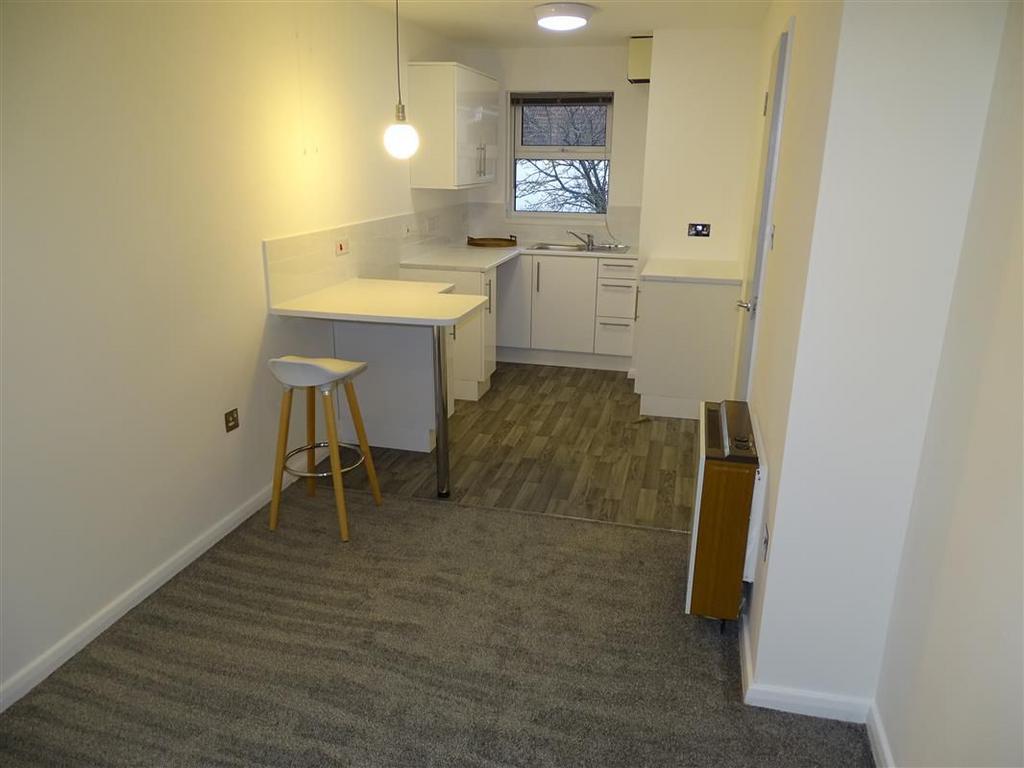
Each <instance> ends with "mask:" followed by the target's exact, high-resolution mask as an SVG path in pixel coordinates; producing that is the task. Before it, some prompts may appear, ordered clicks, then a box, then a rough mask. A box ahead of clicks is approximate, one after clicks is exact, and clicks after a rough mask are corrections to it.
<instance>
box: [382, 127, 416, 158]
mask: <svg viewBox="0 0 1024 768" xmlns="http://www.w3.org/2000/svg"><path fill="white" fill-rule="evenodd" d="M419 148H420V135H419V134H418V133H416V129H415V128H413V127H412V126H411V125H409V124H408V123H392V124H391V125H389V126H388V129H387V130H386V131H384V149H386V150H387V151H388V154H389V155H391V156H392V157H397V158H398V159H399V160H405V159H407V158H410V157H412V156H413V155H415V154H416V150H417V149H419Z"/></svg>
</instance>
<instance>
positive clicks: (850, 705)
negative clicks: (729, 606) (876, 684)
mask: <svg viewBox="0 0 1024 768" xmlns="http://www.w3.org/2000/svg"><path fill="white" fill-rule="evenodd" d="M751 651H752V649H751V647H750V632H749V630H748V629H747V620H746V615H745V614H744V616H743V619H742V622H741V624H740V667H741V671H742V679H743V703H744V704H748V705H750V706H752V707H764V708H766V709H778V710H780V711H782V712H793V713H794V714H797V715H811V716H812V717H825V718H828V719H829V720H843V721H845V722H849V723H863V722H865V720H867V717H868V711H869V710H870V709H871V708H873V706H874V702H873V701H872V700H871V699H866V698H860V697H857V696H841V695H836V694H831V693H824V692H822V691H809V690H804V689H802V688H788V687H785V686H781V685H766V684H764V683H756V682H754V681H753V675H754V665H753V657H752V655H751Z"/></svg>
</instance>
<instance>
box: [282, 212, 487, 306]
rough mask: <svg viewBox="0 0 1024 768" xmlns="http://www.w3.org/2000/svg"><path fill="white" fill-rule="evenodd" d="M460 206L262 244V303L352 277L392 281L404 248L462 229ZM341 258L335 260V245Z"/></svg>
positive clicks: (452, 236) (464, 224)
mask: <svg viewBox="0 0 1024 768" xmlns="http://www.w3.org/2000/svg"><path fill="white" fill-rule="evenodd" d="M468 215H469V212H468V209H467V207H466V204H465V203H461V204H459V205H453V206H448V207H445V208H435V209H431V210H427V211H420V212H416V213H406V214H401V215H399V216H389V217H387V218H383V219H373V220H372V221H362V222H357V223H354V224H345V225H343V226H340V227H333V228H332V229H324V230H321V231H319V232H308V233H305V234H301V235H291V236H289V237H279V238H275V239H273V240H264V241H263V258H264V266H265V268H266V270H267V273H266V274H267V300H268V302H269V303H270V304H274V303H280V302H283V301H288V300H290V299H293V298H296V297H297V296H301V295H303V294H306V293H310V292H312V291H316V290H319V289H320V288H323V287H325V286H328V285H331V284H332V283H337V282H340V281H342V280H347V279H349V278H353V277H376V278H385V279H395V280H397V279H398V265H399V263H400V262H401V260H402V254H403V252H404V251H405V250H406V249H409V248H415V247H417V246H419V245H422V244H423V243H424V242H429V241H433V240H438V241H441V240H449V239H458V238H460V237H462V236H463V235H464V233H465V232H466V231H467V228H468V226H469V225H468ZM343 239H344V240H347V241H348V247H349V251H348V253H347V254H343V255H340V256H339V255H336V248H337V244H338V241H339V240H343Z"/></svg>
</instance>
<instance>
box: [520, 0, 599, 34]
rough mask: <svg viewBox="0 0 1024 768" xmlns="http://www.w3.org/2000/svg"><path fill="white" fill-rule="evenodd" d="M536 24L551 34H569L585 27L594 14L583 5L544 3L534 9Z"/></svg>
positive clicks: (589, 7) (588, 7) (592, 9)
mask: <svg viewBox="0 0 1024 768" xmlns="http://www.w3.org/2000/svg"><path fill="white" fill-rule="evenodd" d="M534 12H535V13H536V14H537V24H538V25H540V26H541V27H543V28H544V29H550V30H551V31H553V32H569V31H571V30H573V29H579V28H580V27H585V26H586V25H587V22H588V21H589V20H590V17H591V15H592V14H593V13H594V8H593V7H592V6H589V5H586V4H585V3H545V4H544V5H538V6H537V7H536V8H534Z"/></svg>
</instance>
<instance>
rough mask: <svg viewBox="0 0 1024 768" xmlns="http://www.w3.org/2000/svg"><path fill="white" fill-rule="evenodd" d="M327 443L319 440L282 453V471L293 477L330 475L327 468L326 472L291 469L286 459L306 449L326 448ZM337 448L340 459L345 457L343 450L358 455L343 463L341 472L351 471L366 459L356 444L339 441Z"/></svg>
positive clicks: (304, 451)
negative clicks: (350, 461)
mask: <svg viewBox="0 0 1024 768" xmlns="http://www.w3.org/2000/svg"><path fill="white" fill-rule="evenodd" d="M329 445H330V443H328V442H327V441H326V440H321V441H320V442H319V443H313V444H312V445H309V444H307V445H301V446H299V447H298V448H295V449H293V450H291V451H288V453H286V454H285V455H284V471H285V472H287V473H288V474H289V475H294V476H295V477H330V476H331V473H330V471H329V470H328V471H327V472H300V471H299V470H297V469H292V467H290V466H288V460H289V459H291V457H292V456H297V455H299V454H300V453H306V452H308V451H315V450H316V449H317V448H327V447H328V446H329ZM338 450H339V453H340V454H341V456H342V459H344V457H345V451H349V452H350V453H355V454H356V455H357V456H358V457H359V458H357V459H356V460H355V461H354V462H352V463H351V464H344V463H343V464H342V466H341V471H342V472H343V473H344V472H351V471H352V470H353V469H355V468H356V467H358V466H359V465H360V464H362V463H363V462H364V461H366V457H365V456H364V455H363V451H362V449H361V448H360V447H359V446H358V445H352V444H351V443H341V442H339V443H338Z"/></svg>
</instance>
